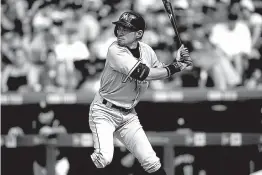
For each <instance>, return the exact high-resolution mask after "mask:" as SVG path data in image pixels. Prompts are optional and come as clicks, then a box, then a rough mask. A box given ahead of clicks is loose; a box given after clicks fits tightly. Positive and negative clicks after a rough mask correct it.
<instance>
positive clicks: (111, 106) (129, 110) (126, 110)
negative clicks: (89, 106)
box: [102, 99, 133, 113]
mask: <svg viewBox="0 0 262 175" xmlns="http://www.w3.org/2000/svg"><path fill="white" fill-rule="evenodd" d="M102 103H103V104H104V105H106V106H107V107H109V108H115V109H118V110H119V111H122V112H125V113H129V112H131V111H132V109H133V108H131V109H126V108H123V107H120V106H117V105H115V104H113V103H111V102H109V101H107V100H106V99H103V101H102Z"/></svg>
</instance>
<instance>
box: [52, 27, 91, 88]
mask: <svg viewBox="0 0 262 175" xmlns="http://www.w3.org/2000/svg"><path fill="white" fill-rule="evenodd" d="M54 51H55V53H56V57H57V59H58V61H59V62H64V64H62V65H61V66H63V68H64V69H65V70H66V72H67V73H68V74H67V75H68V81H67V82H68V84H67V89H74V88H76V86H77V85H78V82H79V81H81V80H79V81H78V80H76V73H78V72H79V73H81V79H84V78H85V63H86V62H87V60H88V59H89V57H90V52H89V49H88V48H87V46H86V45H85V43H83V42H82V41H81V40H80V39H79V38H77V29H76V28H75V26H71V24H70V23H68V24H67V26H66V28H65V35H64V39H63V40H60V43H58V44H56V45H55V47H54ZM79 62H80V63H81V64H78V63H79ZM60 68H62V67H60ZM76 71H78V72H76Z"/></svg>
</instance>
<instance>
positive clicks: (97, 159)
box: [89, 109, 115, 168]
mask: <svg viewBox="0 0 262 175" xmlns="http://www.w3.org/2000/svg"><path fill="white" fill-rule="evenodd" d="M108 117H109V116H106V114H105V113H104V112H103V111H102V110H101V111H100V110H97V109H96V110H92V109H90V114H89V126H90V129H91V131H92V135H93V141H94V148H95V150H94V152H93V154H92V155H91V159H92V161H93V162H94V164H95V165H96V167H97V168H104V167H105V166H106V165H108V164H110V163H111V161H112V159H113V153H114V143H113V132H114V131H115V127H114V125H113V123H112V122H111V121H109V120H108Z"/></svg>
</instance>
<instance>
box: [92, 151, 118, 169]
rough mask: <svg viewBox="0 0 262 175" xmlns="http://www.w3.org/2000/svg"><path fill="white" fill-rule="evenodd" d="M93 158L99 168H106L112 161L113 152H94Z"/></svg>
mask: <svg viewBox="0 0 262 175" xmlns="http://www.w3.org/2000/svg"><path fill="white" fill-rule="evenodd" d="M91 158H92V160H93V162H94V164H95V165H96V167H97V168H105V167H106V166H107V165H109V164H110V163H111V162H112V159H113V153H102V152H99V153H96V152H94V153H93V154H92V155H91Z"/></svg>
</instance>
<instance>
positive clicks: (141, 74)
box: [108, 45, 189, 81]
mask: <svg viewBox="0 0 262 175" xmlns="http://www.w3.org/2000/svg"><path fill="white" fill-rule="evenodd" d="M180 54H181V55H182V57H183V58H186V57H189V54H188V51H187V50H186V49H184V48H183V47H181V48H180V49H179V50H178V54H177V55H178V56H177V58H176V60H175V61H174V62H173V63H172V64H170V65H168V66H166V67H161V68H150V67H148V66H147V65H146V64H143V63H142V62H141V61H139V60H137V59H136V58H135V57H133V56H131V55H130V54H127V52H126V51H125V49H124V48H121V47H119V46H117V45H113V46H110V48H109V50H108V63H109V65H110V66H111V67H112V68H113V69H114V70H116V71H118V72H121V73H123V74H125V75H127V76H126V79H127V78H128V77H132V78H134V79H137V80H139V81H143V80H159V79H164V78H167V77H169V76H171V75H172V74H174V73H176V72H180V71H181V70H183V69H184V68H186V67H187V66H188V65H189V64H188V63H187V62H182V61H181V60H180V59H181V58H180ZM126 79H125V80H126ZM125 80H124V81H125Z"/></svg>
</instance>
